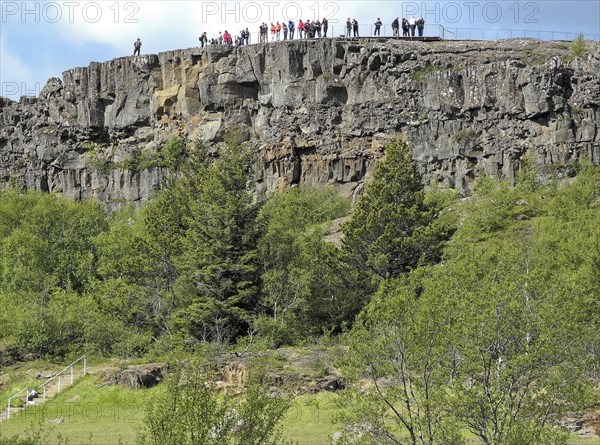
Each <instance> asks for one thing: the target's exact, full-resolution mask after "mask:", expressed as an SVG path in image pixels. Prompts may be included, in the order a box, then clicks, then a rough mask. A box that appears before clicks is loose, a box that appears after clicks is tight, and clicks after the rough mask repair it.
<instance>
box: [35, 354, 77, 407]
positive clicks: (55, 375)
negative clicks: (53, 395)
mask: <svg viewBox="0 0 600 445" xmlns="http://www.w3.org/2000/svg"><path fill="white" fill-rule="evenodd" d="M82 360H83V375H84V376H85V375H86V374H87V358H86V356H85V355H82V356H81V357H79V358H78V359H77V360H75V361H74V362H73V363H71V364H70V365H67V366H66V367H65V369H63V370H62V371H60V372H58V373H56V374H54V375H53V376H52V377H50V378H49V379H48V380H46V381H45V382H44V383H42V384H41V385H40V386H38V389H42V388H44V401H46V385H48V383H50V382H52V381H53V380H54V379H56V378H58V392H60V378H61V376H62V375H63V374H64V373H65V372H66V371H67V370H69V369H70V370H71V385H72V384H73V365H75V364H76V363H78V362H80V361H82Z"/></svg>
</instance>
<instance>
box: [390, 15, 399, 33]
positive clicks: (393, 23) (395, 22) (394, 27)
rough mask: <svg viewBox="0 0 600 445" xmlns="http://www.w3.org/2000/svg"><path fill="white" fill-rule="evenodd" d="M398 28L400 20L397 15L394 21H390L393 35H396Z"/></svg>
mask: <svg viewBox="0 0 600 445" xmlns="http://www.w3.org/2000/svg"><path fill="white" fill-rule="evenodd" d="M399 28H400V21H399V20H398V17H396V18H395V19H394V21H393V22H392V32H393V34H394V37H398V29H399Z"/></svg>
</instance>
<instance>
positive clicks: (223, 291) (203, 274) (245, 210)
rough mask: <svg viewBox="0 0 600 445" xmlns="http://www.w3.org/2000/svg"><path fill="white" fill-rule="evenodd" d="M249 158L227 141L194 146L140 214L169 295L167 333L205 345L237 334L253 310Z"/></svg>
mask: <svg viewBox="0 0 600 445" xmlns="http://www.w3.org/2000/svg"><path fill="white" fill-rule="evenodd" d="M253 163H254V156H253V153H252V152H251V151H249V150H248V149H246V148H245V147H244V146H242V145H241V144H239V143H237V142H235V141H230V142H228V143H227V144H224V145H223V146H221V147H220V148H219V150H218V151H217V152H210V151H209V150H208V149H207V148H205V147H203V146H202V145H200V144H197V146H196V150H195V151H194V152H192V153H190V157H189V159H188V161H187V162H186V164H185V165H182V166H181V169H180V170H181V171H180V173H179V175H178V176H177V177H176V178H175V180H173V181H171V182H170V183H169V184H168V186H167V188H166V189H165V190H164V191H163V192H161V193H160V194H159V195H158V196H157V198H156V199H155V200H154V201H153V202H152V203H150V204H149V205H148V206H147V207H146V208H145V209H144V224H145V226H146V228H147V230H148V241H149V242H148V247H149V248H150V252H151V255H152V256H153V257H154V258H155V259H156V260H158V264H159V265H160V274H159V275H160V276H161V277H162V278H163V280H164V285H165V286H166V287H167V288H169V289H171V290H172V302H173V304H172V307H173V310H172V311H171V312H170V315H169V321H168V323H167V325H168V326H167V328H168V329H169V330H170V331H177V332H183V333H185V334H186V335H189V336H192V337H195V338H198V339H204V340H217V341H223V340H229V339H232V338H235V337H237V336H239V335H240V334H242V333H244V332H245V330H246V329H247V326H248V322H249V320H250V313H251V312H252V311H253V310H254V308H255V307H256V305H257V304H258V298H259V289H260V284H259V279H260V274H259V272H258V258H257V251H256V249H257V243H258V239H259V235H260V232H259V228H258V226H257V225H256V217H257V214H258V210H259V208H260V203H259V202H257V201H256V200H255V197H254V195H253V193H252V190H251V189H250V186H249V184H250V179H251V174H252V167H253Z"/></svg>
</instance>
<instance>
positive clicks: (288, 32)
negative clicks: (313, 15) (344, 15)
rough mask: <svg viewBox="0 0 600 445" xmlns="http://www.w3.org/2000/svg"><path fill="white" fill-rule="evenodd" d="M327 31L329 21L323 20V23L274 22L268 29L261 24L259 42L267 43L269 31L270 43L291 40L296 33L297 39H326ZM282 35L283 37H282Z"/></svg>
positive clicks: (316, 21)
mask: <svg viewBox="0 0 600 445" xmlns="http://www.w3.org/2000/svg"><path fill="white" fill-rule="evenodd" d="M328 29H329V21H328V20H327V19H326V18H324V19H323V21H320V20H319V19H317V20H313V21H310V20H306V21H302V20H299V21H298V24H296V22H294V21H293V20H288V21H287V22H285V21H283V22H281V23H280V22H276V23H271V26H270V27H269V26H268V25H267V24H266V23H264V22H263V23H262V24H261V25H260V27H259V32H260V34H259V35H260V39H259V40H260V42H261V43H266V42H268V41H269V31H270V32H271V42H277V41H280V40H293V39H294V36H295V35H296V31H297V32H298V38H299V39H304V38H307V39H312V38H315V37H327V31H328ZM282 34H283V36H282Z"/></svg>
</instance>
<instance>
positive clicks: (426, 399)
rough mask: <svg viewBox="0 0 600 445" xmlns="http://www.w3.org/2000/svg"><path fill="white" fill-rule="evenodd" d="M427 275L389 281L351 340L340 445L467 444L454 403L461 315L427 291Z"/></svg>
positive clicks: (359, 321)
mask: <svg viewBox="0 0 600 445" xmlns="http://www.w3.org/2000/svg"><path fill="white" fill-rule="evenodd" d="M428 274H429V272H428V271H427V270H426V269H418V270H417V271H415V272H414V273H413V274H412V275H411V276H410V277H409V278H404V279H402V280H400V279H396V280H389V281H386V282H384V284H383V285H382V286H381V288H380V290H379V291H378V293H377V294H376V296H375V297H374V298H373V300H372V301H371V302H370V304H369V305H368V306H367V307H366V308H365V310H364V311H363V312H362V313H361V314H360V315H359V316H358V317H357V320H356V322H355V324H354V326H353V328H352V331H351V332H350V333H349V334H348V335H347V336H346V337H345V341H346V343H347V344H348V347H349V351H348V353H347V354H345V356H344V359H343V361H342V364H343V370H344V376H345V378H346V379H347V380H348V382H349V383H351V385H352V389H351V390H349V391H348V392H347V393H346V394H345V396H344V397H343V398H342V401H343V404H342V410H341V411H340V412H341V413H342V414H341V416H340V420H341V421H342V422H343V423H344V435H343V437H342V442H341V443H349V444H353V443H356V442H355V441H356V438H357V437H359V438H361V439H362V440H363V441H362V442H360V443H385V444H400V443H410V444H433V443H452V444H459V443H462V440H461V438H460V430H459V429H458V428H457V427H456V425H455V424H454V423H453V422H452V418H451V413H450V410H449V409H448V403H447V397H448V390H447V388H448V386H449V385H450V383H451V381H452V373H451V369H452V361H451V356H450V355H449V354H448V351H450V350H451V349H452V341H453V330H452V325H453V323H454V318H455V317H456V312H455V311H454V310H453V309H452V302H451V300H450V299H444V298H442V299H439V298H438V297H439V295H434V294H433V293H423V285H424V284H423V283H424V282H425V281H427V284H428V285H430V284H433V283H431V282H430V281H429V277H427V275H428ZM365 380H366V382H365ZM365 387H366V388H369V390H367V391H365V389H364V388H365Z"/></svg>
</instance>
